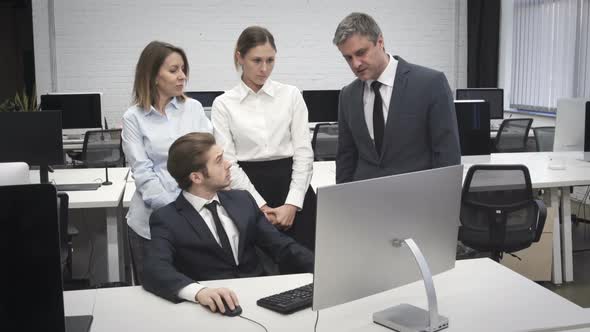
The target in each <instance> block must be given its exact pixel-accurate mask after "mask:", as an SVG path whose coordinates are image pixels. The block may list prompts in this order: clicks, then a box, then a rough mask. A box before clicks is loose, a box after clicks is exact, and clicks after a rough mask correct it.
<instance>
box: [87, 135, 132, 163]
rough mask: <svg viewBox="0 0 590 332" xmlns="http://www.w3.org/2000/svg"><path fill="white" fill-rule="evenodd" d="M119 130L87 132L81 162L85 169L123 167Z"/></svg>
mask: <svg viewBox="0 0 590 332" xmlns="http://www.w3.org/2000/svg"><path fill="white" fill-rule="evenodd" d="M121 131H122V130H121V129H105V130H89V131H87V132H86V135H85V136H84V145H83V146H82V161H84V164H85V165H86V167H107V166H108V167H117V166H125V165H124V164H125V158H124V155H123V148H122V146H121Z"/></svg>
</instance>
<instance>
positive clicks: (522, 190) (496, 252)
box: [459, 165, 547, 262]
mask: <svg viewBox="0 0 590 332" xmlns="http://www.w3.org/2000/svg"><path fill="white" fill-rule="evenodd" d="M546 217H547V209H546V207H545V204H544V203H543V201H542V200H536V199H534V197H533V190H532V186H531V177H530V175H529V170H528V168H526V166H524V165H474V166H472V167H471V168H470V169H469V171H468V172H467V176H466V178H465V183H464V185H463V191H462V196H461V214H460V219H461V225H460V226H459V240H460V241H461V242H462V243H463V244H465V245H467V246H468V247H470V248H473V249H475V250H478V251H485V252H491V258H492V259H494V260H495V261H498V262H499V261H500V260H501V259H502V255H503V253H512V252H515V251H518V250H522V249H525V248H528V247H529V246H530V245H531V244H532V243H533V242H538V241H539V239H540V238H541V233H542V232H543V226H544V225H545V219H546Z"/></svg>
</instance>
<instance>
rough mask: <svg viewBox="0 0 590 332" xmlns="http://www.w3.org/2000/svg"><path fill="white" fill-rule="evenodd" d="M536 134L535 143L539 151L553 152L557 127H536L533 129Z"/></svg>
mask: <svg viewBox="0 0 590 332" xmlns="http://www.w3.org/2000/svg"><path fill="white" fill-rule="evenodd" d="M533 133H535V142H536V143H537V151H539V152H543V151H553V139H554V138H555V127H536V128H533Z"/></svg>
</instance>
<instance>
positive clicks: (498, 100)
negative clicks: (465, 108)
mask: <svg viewBox="0 0 590 332" xmlns="http://www.w3.org/2000/svg"><path fill="white" fill-rule="evenodd" d="M457 99H459V100H461V99H469V100H479V99H483V100H485V101H487V102H488V103H490V119H503V118H504V90H503V89H497V88H477V89H476V88H474V89H457Z"/></svg>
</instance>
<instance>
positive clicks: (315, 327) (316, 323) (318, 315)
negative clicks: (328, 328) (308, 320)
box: [313, 309, 320, 332]
mask: <svg viewBox="0 0 590 332" xmlns="http://www.w3.org/2000/svg"><path fill="white" fill-rule="evenodd" d="M315 315H316V316H315V324H314V325H313V332H316V329H317V328H318V320H319V319H320V310H319V309H318V310H317V311H316V314H315Z"/></svg>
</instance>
